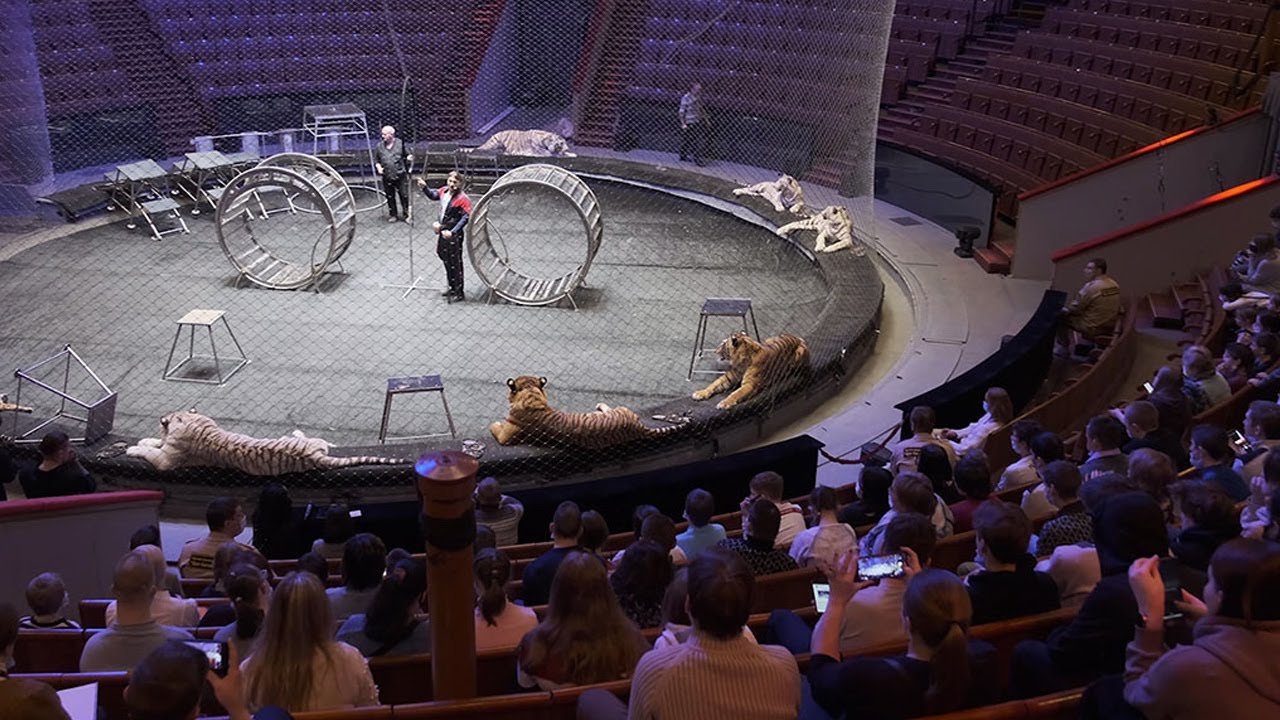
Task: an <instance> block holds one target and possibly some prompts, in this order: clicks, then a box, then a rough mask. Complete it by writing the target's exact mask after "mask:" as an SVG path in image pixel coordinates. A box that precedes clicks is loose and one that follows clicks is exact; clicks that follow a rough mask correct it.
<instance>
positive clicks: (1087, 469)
mask: <svg viewBox="0 0 1280 720" xmlns="http://www.w3.org/2000/svg"><path fill="white" fill-rule="evenodd" d="M1084 438H1085V448H1087V449H1088V450H1089V457H1088V458H1086V459H1085V461H1084V463H1082V464H1081V465H1080V476H1081V477H1083V478H1084V479H1085V480H1086V481H1088V480H1089V479H1090V478H1093V477H1096V476H1098V475H1102V474H1103V473H1109V472H1113V473H1116V474H1117V475H1126V474H1128V472H1129V458H1127V457H1125V454H1124V453H1123V452H1121V450H1120V448H1122V447H1124V444H1125V442H1127V441H1128V439H1129V438H1128V435H1126V434H1125V431H1124V423H1122V422H1120V421H1119V420H1117V419H1115V418H1114V417H1112V416H1111V415H1110V414H1109V413H1104V414H1102V415H1095V416H1093V417H1092V418H1089V422H1088V424H1086V425H1085V427H1084Z"/></svg>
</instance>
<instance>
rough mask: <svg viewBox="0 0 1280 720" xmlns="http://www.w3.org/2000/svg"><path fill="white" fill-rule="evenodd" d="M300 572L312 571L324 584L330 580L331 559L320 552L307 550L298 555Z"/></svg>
mask: <svg viewBox="0 0 1280 720" xmlns="http://www.w3.org/2000/svg"><path fill="white" fill-rule="evenodd" d="M298 572H305V573H310V574H311V576H312V577H314V578H315V579H317V580H319V581H320V585H321V586H323V585H324V584H325V583H327V582H329V561H328V560H326V559H325V558H324V557H323V556H322V555H321V554H320V553H318V552H310V551H308V552H305V553H303V554H302V555H300V556H299V557H298Z"/></svg>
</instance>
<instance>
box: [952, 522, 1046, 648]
mask: <svg viewBox="0 0 1280 720" xmlns="http://www.w3.org/2000/svg"><path fill="white" fill-rule="evenodd" d="M973 528H974V530H975V531H976V533H977V536H978V537H977V558H978V564H979V565H981V566H982V569H981V570H978V571H977V572H973V573H970V574H969V575H967V576H965V579H964V584H965V586H966V587H967V588H968V589H969V599H970V600H971V601H972V604H973V624H974V625H983V624H985V623H991V622H997V621H1000V620H1009V619H1011V618H1016V617H1022V616H1024V615H1036V614H1039V613H1042V612H1048V611H1050V610H1057V609H1058V608H1059V607H1060V604H1059V602H1058V586H1057V585H1055V584H1054V583H1053V578H1051V577H1049V576H1048V575H1046V574H1044V573H1042V572H1037V571H1036V569H1035V565H1036V560H1035V558H1034V557H1032V556H1031V554H1030V553H1028V552H1027V545H1028V543H1029V542H1030V541H1031V521H1030V520H1028V519H1027V516H1026V514H1025V513H1023V512H1022V509H1021V508H1019V507H1018V506H1017V505H1012V504H1010V503H1006V502H1003V501H1000V500H988V501H987V502H985V503H983V504H982V506H981V507H979V508H978V511H977V512H976V513H974V516H973Z"/></svg>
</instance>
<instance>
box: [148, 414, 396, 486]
mask: <svg viewBox="0 0 1280 720" xmlns="http://www.w3.org/2000/svg"><path fill="white" fill-rule="evenodd" d="M331 447H333V446H332V445H330V444H329V443H328V442H325V441H324V440H321V439H320V438H309V437H307V436H305V435H303V434H302V431H301V430H294V431H293V433H292V434H291V435H286V436H284V437H282V438H271V439H268V438H255V437H249V436H248V435H241V434H239V433H233V432H228V431H226V430H223V429H222V428H220V427H218V424H217V423H215V422H214V421H213V419H212V418H209V417H206V416H204V415H201V414H199V413H197V412H176V413H170V414H168V415H165V416H164V417H162V418H160V437H158V438H142V439H141V440H139V441H138V444H137V445H134V446H132V447H130V448H129V449H128V450H126V451H125V453H126V454H127V455H128V456H129V457H137V458H142V459H144V460H146V461H147V462H149V463H151V464H152V465H153V466H155V468H156V469H157V470H174V469H177V468H181V467H223V468H231V469H233V470H239V471H240V472H242V473H245V474H246V475H284V474H286V473H294V472H303V471H306V470H316V469H330V468H340V467H349V466H351V465H394V464H397V463H401V462H405V461H403V460H397V459H394V458H384V457H370V456H361V457H329V448H331Z"/></svg>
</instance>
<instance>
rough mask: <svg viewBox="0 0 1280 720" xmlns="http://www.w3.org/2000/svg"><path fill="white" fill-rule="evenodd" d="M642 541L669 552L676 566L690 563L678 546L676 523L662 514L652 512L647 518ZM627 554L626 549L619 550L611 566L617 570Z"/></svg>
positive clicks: (642, 525)
mask: <svg viewBox="0 0 1280 720" xmlns="http://www.w3.org/2000/svg"><path fill="white" fill-rule="evenodd" d="M640 540H649V541H652V542H655V543H657V544H658V545H659V546H660V547H662V548H663V549H664V550H666V551H667V556H668V558H669V559H670V560H671V562H673V563H675V564H676V565H684V564H686V563H688V562H689V558H687V557H685V554H684V551H683V550H681V549H680V546H679V545H677V544H676V524H675V522H674V521H672V519H671V518H669V517H667V516H666V515H664V514H662V513H660V512H651V513H649V514H648V515H646V516H645V518H644V522H642V523H641V524H640ZM626 552H627V551H626V550H625V549H623V550H619V551H618V552H617V554H615V555H614V556H613V562H612V563H611V564H612V565H613V567H614V568H615V569H616V568H617V567H618V566H619V565H621V564H622V558H623V557H625V555H626Z"/></svg>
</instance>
